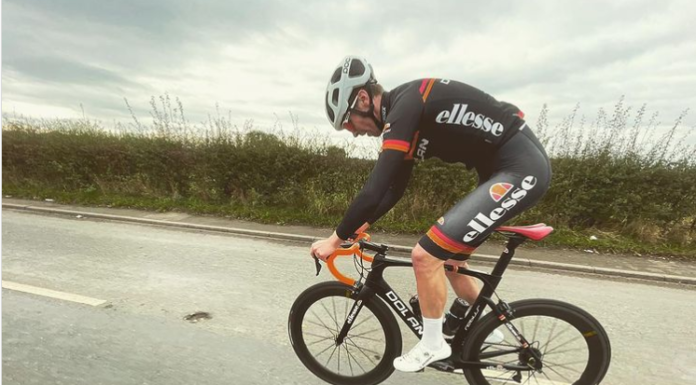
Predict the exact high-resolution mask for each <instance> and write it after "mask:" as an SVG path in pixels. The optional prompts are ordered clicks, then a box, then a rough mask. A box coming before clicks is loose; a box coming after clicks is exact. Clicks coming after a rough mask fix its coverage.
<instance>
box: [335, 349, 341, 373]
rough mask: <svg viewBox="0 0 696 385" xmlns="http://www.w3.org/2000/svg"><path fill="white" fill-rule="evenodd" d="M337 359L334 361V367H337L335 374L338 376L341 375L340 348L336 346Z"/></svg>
mask: <svg viewBox="0 0 696 385" xmlns="http://www.w3.org/2000/svg"><path fill="white" fill-rule="evenodd" d="M337 357H338V358H337V359H336V365H337V366H338V369H337V372H338V374H341V346H340V345H339V346H338V354H337Z"/></svg>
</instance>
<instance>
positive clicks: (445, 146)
mask: <svg viewBox="0 0 696 385" xmlns="http://www.w3.org/2000/svg"><path fill="white" fill-rule="evenodd" d="M381 114H382V120H383V121H384V122H385V126H384V131H383V135H382V137H383V144H382V152H381V154H380V156H379V159H378V160H377V163H376V165H375V168H374V170H373V171H372V173H371V175H370V177H369V179H368V181H367V183H366V184H365V187H364V188H363V189H362V191H361V192H360V194H359V195H358V196H357V197H356V199H355V200H354V201H353V203H352V204H351V206H350V208H349V209H348V212H347V213H346V215H345V216H344V219H343V221H342V222H341V224H340V225H339V226H338V228H337V230H336V233H337V235H338V236H339V237H340V238H341V239H347V238H349V237H350V236H351V235H352V234H353V233H354V232H355V231H356V230H357V229H358V228H359V227H360V226H361V225H362V224H363V223H365V222H369V223H374V222H375V221H376V220H377V219H379V218H380V217H381V216H382V215H384V214H385V213H386V212H388V211H389V210H390V209H391V208H392V207H393V206H394V205H395V204H396V202H398V200H399V199H400V198H401V196H402V195H403V193H404V190H405V188H406V185H407V183H408V179H409V177H410V174H411V170H412V168H413V161H414V160H420V159H427V158H431V157H438V158H440V159H442V160H443V161H445V162H450V163H455V162H461V163H464V164H465V165H466V167H467V168H469V169H471V168H476V170H477V171H478V172H479V174H487V175H489V174H490V167H491V163H492V162H493V159H494V157H495V154H496V152H497V149H498V148H500V147H501V146H502V145H503V144H504V143H505V142H507V141H508V140H509V139H510V138H511V137H512V136H514V135H515V134H516V133H517V132H519V131H520V130H522V129H524V127H525V122H524V120H523V117H524V114H523V113H522V112H521V111H520V110H519V109H518V108H517V107H516V106H514V105H512V104H510V103H506V102H501V101H498V100H496V99H495V98H493V97H492V96H490V95H488V94H487V93H485V92H483V91H481V90H479V89H477V88H475V87H472V86H470V85H467V84H464V83H461V82H457V81H453V80H447V79H420V80H415V81H412V82H409V83H406V84H403V85H401V86H399V87H397V88H395V89H394V90H392V91H391V92H385V93H384V94H383V95H382V104H381Z"/></svg>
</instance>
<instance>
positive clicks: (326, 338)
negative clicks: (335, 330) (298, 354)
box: [305, 333, 335, 346]
mask: <svg viewBox="0 0 696 385" xmlns="http://www.w3.org/2000/svg"><path fill="white" fill-rule="evenodd" d="M305 334H309V333H305ZM311 336H312V337H318V336H316V335H311ZM327 340H331V341H332V343H333V342H335V341H334V339H333V338H331V337H325V338H322V339H320V340H317V341H314V342H312V343H309V344H307V346H312V345H316V344H318V343H320V342H324V341H327Z"/></svg>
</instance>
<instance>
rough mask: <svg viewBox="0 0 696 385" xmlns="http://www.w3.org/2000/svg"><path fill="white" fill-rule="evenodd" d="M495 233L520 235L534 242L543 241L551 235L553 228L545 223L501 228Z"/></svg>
mask: <svg viewBox="0 0 696 385" xmlns="http://www.w3.org/2000/svg"><path fill="white" fill-rule="evenodd" d="M495 231H499V232H503V233H513V234H518V235H521V236H523V237H527V238H529V239H531V240H533V241H541V240H542V239H544V238H546V236H547V235H549V234H551V232H552V231H553V227H551V226H546V224H545V223H537V224H536V225H530V226H501V227H498V228H497V229H495Z"/></svg>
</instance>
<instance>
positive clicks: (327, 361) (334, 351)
mask: <svg viewBox="0 0 696 385" xmlns="http://www.w3.org/2000/svg"><path fill="white" fill-rule="evenodd" d="M337 348H338V346H336V345H334V350H333V352H331V355H330V356H329V358H328V359H327V360H326V365H325V366H326V367H329V361H331V357H333V355H334V353H336V349H337ZM338 366H339V368H340V366H341V365H340V363H339V365H338Z"/></svg>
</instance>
